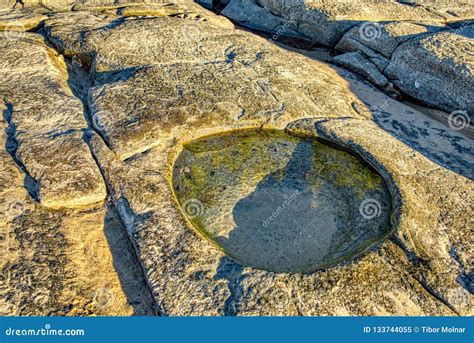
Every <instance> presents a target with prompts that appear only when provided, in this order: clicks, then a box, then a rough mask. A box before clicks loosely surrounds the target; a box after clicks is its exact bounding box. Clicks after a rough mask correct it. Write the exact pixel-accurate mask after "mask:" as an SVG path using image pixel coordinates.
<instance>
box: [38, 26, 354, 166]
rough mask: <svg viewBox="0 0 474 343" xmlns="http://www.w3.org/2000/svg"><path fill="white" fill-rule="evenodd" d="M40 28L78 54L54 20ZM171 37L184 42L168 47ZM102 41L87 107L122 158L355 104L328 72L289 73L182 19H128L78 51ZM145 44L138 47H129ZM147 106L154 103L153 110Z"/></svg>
mask: <svg viewBox="0 0 474 343" xmlns="http://www.w3.org/2000/svg"><path fill="white" fill-rule="evenodd" d="M45 25H46V32H51V35H52V42H53V43H55V44H56V41H57V40H60V41H61V42H62V43H61V44H60V45H59V47H60V48H61V47H63V46H74V45H75V44H77V43H76V41H75V40H74V39H75V37H77V35H76V34H72V35H71V34H69V32H70V29H69V28H68V26H69V25H70V24H69V21H65V22H63V23H61V22H60V18H59V17H54V18H53V19H52V23H51V24H50V22H49V21H47V22H46V23H45ZM50 25H51V27H52V29H49V27H50ZM87 25H88V24H87ZM56 27H57V28H58V30H55V28H56ZM86 27H88V26H86ZM74 30H77V31H79V28H77V26H75V28H74ZM173 32H183V33H186V34H185V35H183V36H180V37H178V38H177V39H175V40H173V41H170V40H169V37H170V36H174V35H173ZM104 35H105V36H106V37H107V38H106V39H105V41H104V42H106V43H105V44H101V45H100V49H98V51H96V52H94V55H95V59H94V63H93V71H92V72H93V74H94V82H95V84H96V86H95V87H94V88H93V89H92V90H91V92H90V96H89V107H90V108H91V111H92V116H93V119H94V120H93V122H94V125H95V127H96V128H97V129H98V130H99V131H101V133H102V134H103V135H104V137H105V138H106V139H107V142H108V143H109V144H110V146H112V147H113V149H114V151H115V152H116V153H117V154H118V155H119V156H120V157H121V158H127V157H130V156H132V155H134V154H136V153H139V152H143V151H145V150H147V149H149V148H150V147H152V146H154V145H156V144H161V141H162V139H163V137H164V136H168V135H169V134H170V133H171V129H172V127H173V126H174V125H175V124H176V123H183V124H184V123H185V122H187V124H186V125H188V126H190V127H191V126H192V125H193V123H194V122H195V121H203V120H205V121H207V122H213V123H214V125H215V126H216V128H217V127H219V126H221V127H223V126H224V125H226V123H227V124H228V125H233V126H235V127H246V126H249V125H252V126H255V125H261V124H263V123H265V122H270V124H271V122H272V120H273V119H272V118H277V117H282V118H284V120H285V121H289V120H291V119H292V118H295V117H299V116H302V115H304V116H312V115H314V114H315V113H317V114H318V115H327V116H345V115H348V114H351V113H352V114H353V115H357V113H356V112H355V111H354V109H353V107H352V103H353V102H357V100H356V99H355V98H353V97H352V96H351V95H350V94H349V93H348V92H346V91H344V90H343V86H342V84H343V82H344V81H343V80H342V79H340V78H339V77H338V76H337V74H336V73H335V72H334V71H333V70H332V69H331V68H329V67H327V66H325V65H323V64H321V63H317V62H311V61H307V60H305V59H303V58H301V57H299V56H298V55H296V54H292V55H291V56H292V65H291V66H290V65H288V63H284V61H285V56H286V55H287V53H285V52H284V50H282V49H279V48H276V47H274V46H273V45H272V44H270V43H268V42H267V41H266V40H264V39H262V38H258V37H254V36H252V35H249V34H247V33H243V32H239V31H234V30H230V29H223V28H222V27H217V26H214V25H213V24H210V23H209V24H207V23H201V22H196V21H192V20H188V19H182V18H154V19H146V20H143V19H128V20H125V21H123V22H121V23H120V25H118V26H115V27H112V28H110V29H107V30H106V32H104V33H103V32H100V30H91V31H90V32H89V33H87V34H85V35H83V36H86V38H85V39H84V42H85V43H84V45H81V46H79V47H78V48H77V50H76V51H85V50H81V49H83V48H82V47H85V48H84V49H89V47H94V45H95V43H89V42H97V41H99V40H100V39H103V37H104ZM58 37H59V38H58ZM143 41H146V42H147V44H146V45H145V46H143V47H138V46H135V43H133V42H143ZM130 42H132V43H131V44H129V43H130ZM176 56H179V57H178V58H176ZM144 67H146V68H144ZM336 80H339V81H336ZM204 85H205V86H204ZM236 85H237V86H236ZM137 90H143V92H141V91H140V92H137ZM145 90H154V91H153V92H155V91H157V92H158V91H159V93H155V94H154V93H153V92H150V91H145ZM217 94H219V97H220V98H219V101H213V100H212V97H213V96H217ZM326 97H330V98H331V99H333V101H332V102H331V103H327V102H325V101H324V99H325V98H326ZM153 99H159V101H158V102H155V105H154V106H150V105H149V104H150V102H151V101H154V100H153ZM257 99H258V101H257ZM183 109H186V110H183ZM132 113H133V114H132ZM190 118H193V119H190ZM183 130H185V129H184V128H183Z"/></svg>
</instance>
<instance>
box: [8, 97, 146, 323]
mask: <svg viewBox="0 0 474 343" xmlns="http://www.w3.org/2000/svg"><path fill="white" fill-rule="evenodd" d="M1 106H3V104H2V105H1ZM1 106H0V108H1ZM0 125H1V134H0V145H1V146H2V147H4V146H6V145H7V144H8V143H7V142H8V140H9V138H8V137H7V135H6V134H5V131H6V129H7V127H8V126H7V123H6V122H4V121H3V120H2V121H1V122H0ZM28 186H29V181H28V176H27V175H25V174H24V172H23V171H22V170H21V169H20V168H19V167H18V166H17V165H16V163H15V161H14V159H13V158H12V156H11V155H10V154H9V153H8V152H7V151H6V150H5V149H2V150H1V151H0V211H1V213H2V216H1V219H0V269H1V274H0V315H2V316H5V315H9V316H12V315H93V314H95V315H130V314H132V313H136V314H142V315H146V314H151V313H152V312H151V311H150V310H151V309H152V306H151V305H152V303H151V298H150V296H149V293H148V292H147V289H146V286H145V285H144V283H143V279H140V275H139V273H137V272H136V271H139V266H138V263H137V261H136V260H134V258H135V256H134V255H133V252H132V250H131V246H130V243H129V242H128V238H127V237H124V236H123V232H124V228H123V226H121V224H120V223H119V222H117V221H116V220H114V219H113V218H114V214H113V211H112V210H107V211H106V209H105V208H104V207H102V206H101V207H89V208H84V209H82V210H78V211H77V210H76V211H71V210H69V211H65V210H60V211H49V210H47V209H45V208H44V207H43V206H41V205H40V204H37V203H35V202H34V201H33V199H32V198H31V196H30V195H29V194H28V191H29V189H28ZM127 244H128V246H127ZM109 246H110V248H109ZM109 249H110V250H109ZM111 251H112V252H111ZM112 255H113V256H112ZM112 257H113V259H114V262H112ZM126 260H128V261H127V269H126V270H124V268H123V263H124V261H126ZM133 264H135V269H134V268H133V267H134V265H133ZM114 265H115V266H116V267H115V268H116V269H117V270H119V269H118V268H121V271H119V273H118V275H117V274H116V272H115V271H114ZM127 273H128V274H127ZM128 302H132V304H133V308H132V306H131V305H130V304H129V303H128Z"/></svg>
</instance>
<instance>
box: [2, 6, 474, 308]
mask: <svg viewBox="0 0 474 343" xmlns="http://www.w3.org/2000/svg"><path fill="white" fill-rule="evenodd" d="M4 3H8V2H4ZM26 3H27V6H26V8H25V9H22V10H20V9H18V8H17V9H16V10H17V11H18V14H13V15H11V17H8V18H7V17H5V18H6V19H5V21H6V22H11V21H14V20H15V19H14V18H20V17H21V16H23V15H24V16H27V15H28V13H45V12H43V11H46V13H47V14H48V15H47V18H44V17H41V19H40V20H38V21H37V22H38V25H39V23H40V22H41V25H40V26H38V27H37V28H36V29H31V30H34V31H36V32H23V31H19V32H18V30H16V32H13V31H1V32H0V52H1V53H2V56H5V57H4V58H3V59H2V60H1V61H0V74H1V76H2V78H3V79H4V80H5V83H2V84H1V85H0V94H1V96H2V101H0V109H1V110H2V112H3V113H4V121H2V122H1V125H2V128H3V129H4V130H3V131H2V133H3V136H1V137H2V138H1V143H2V144H1V146H2V147H5V148H4V149H2V150H1V151H0V167H1V169H2V173H1V174H0V186H1V189H0V206H1V209H2V211H3V212H4V213H5V216H4V217H2V222H1V223H0V229H1V238H2V239H1V240H0V246H1V248H2V249H3V250H4V251H7V252H8V253H7V254H2V255H1V256H2V260H1V261H0V264H1V267H2V282H1V284H0V285H1V286H0V292H1V294H2V297H0V299H1V300H0V301H1V303H0V312H1V313H2V314H20V315H33V314H60V315H88V314H110V315H126V314H131V313H132V312H134V313H136V314H151V313H153V308H154V307H156V308H157V310H158V312H159V313H160V314H162V315H456V314H458V315H472V314H473V312H472V308H473V296H472V293H473V289H472V281H473V280H472V266H471V259H472V242H470V240H469V239H467V238H468V237H470V235H471V233H472V232H471V231H472V227H473V223H472V218H473V208H472V204H473V203H474V183H473V181H472V180H473V179H474V175H473V174H472V171H473V170H474V159H473V156H474V143H473V141H472V140H471V139H469V138H467V137H465V136H463V135H462V134H461V133H460V132H459V131H456V130H453V129H452V128H450V127H448V126H445V125H443V124H442V123H440V122H437V121H436V120H433V119H432V118H430V117H427V116H425V115H424V114H423V113H422V112H420V111H418V110H416V109H414V108H411V107H409V106H407V105H404V104H402V103H400V102H398V101H396V100H394V99H392V98H390V97H388V96H386V95H384V94H383V93H382V92H380V91H379V90H377V89H376V88H373V87H371V86H370V85H369V84H367V83H365V82H364V81H362V80H360V79H359V78H358V77H356V76H355V75H353V74H351V73H349V72H348V71H346V70H344V69H342V68H339V67H335V66H333V65H330V64H327V63H323V62H320V61H317V60H314V59H311V58H309V57H307V56H304V55H303V54H302V53H299V52H298V51H296V50H295V51H288V50H287V49H285V48H284V47H278V46H277V45H276V44H273V43H274V42H273V41H268V40H267V39H264V38H262V37H257V36H255V35H254V34H252V33H250V32H245V31H243V30H238V29H235V28H234V26H233V25H232V23H231V22H230V21H229V20H227V19H225V18H224V17H222V16H218V15H216V14H213V13H212V12H210V11H207V10H204V9H201V8H200V7H198V6H197V5H196V4H194V3H192V2H191V1H173V2H172V4H171V5H167V4H166V3H163V2H160V3H156V4H149V3H147V4H139V3H133V4H132V3H126V2H121V3H119V4H115V3H111V2H101V3H99V2H95V1H81V3H73V2H72V1H64V2H56V3H55V4H54V6H57V8H61V9H62V10H63V11H61V12H54V11H53V8H52V7H51V8H49V9H48V8H46V7H48V6H53V5H48V6H44V5H45V4H46V2H44V1H43V2H42V3H43V6H38V5H35V4H38V2H34V1H33V2H28V1H26ZM249 3H250V2H249ZM258 3H259V5H261V6H263V7H265V8H267V9H268V10H270V11H272V13H273V14H274V15H276V16H278V17H279V18H283V19H284V20H286V21H283V22H281V21H280V22H278V23H279V24H278V25H279V26H278V25H277V26H274V27H273V29H275V28H278V27H280V28H282V27H283V28H286V27H288V28H290V27H293V26H288V25H289V24H287V23H288V22H289V18H288V13H296V14H297V15H298V16H299V17H298V20H299V21H298V25H297V26H295V27H297V28H298V30H295V32H299V34H302V35H305V36H306V37H310V38H311V37H313V38H314V37H322V38H321V39H324V41H325V43H327V44H330V45H332V46H334V45H336V44H337V43H338V42H339V41H340V40H341V38H342V37H343V36H344V34H348V36H347V37H346V38H347V39H346V41H347V42H350V44H352V45H353V46H357V44H358V43H361V44H362V43H363V42H361V41H359V40H357V39H355V38H354V32H352V33H350V34H349V32H350V31H349V30H350V29H351V28H353V27H355V25H362V24H363V23H364V22H365V21H366V20H368V19H370V18H369V16H375V17H376V20H380V21H400V20H414V21H415V22H416V23H415V24H414V26H411V25H408V26H403V25H405V24H403V25H402V26H403V27H404V28H406V30H405V29H400V31H399V32H401V34H398V33H396V32H395V31H396V27H398V26H397V25H394V27H395V28H394V29H393V30H395V31H390V32H395V33H393V34H387V35H386V36H384V38H383V39H385V41H387V42H393V44H391V43H389V44H385V43H384V44H379V43H373V44H372V43H371V44H362V45H358V46H359V47H360V48H357V49H352V48H347V50H346V51H347V53H350V54H351V53H352V54H359V55H357V56H358V57H359V56H360V57H362V58H363V59H364V60H363V61H364V63H365V61H367V63H374V68H375V69H373V68H372V70H373V71H374V73H375V71H377V72H379V73H381V75H382V74H384V75H385V69H389V68H388V67H387V68H386V65H388V63H390V64H391V63H392V62H393V61H394V60H393V58H394V57H393V56H396V55H397V51H398V50H399V49H402V48H404V47H405V46H406V45H409V44H412V42H414V41H416V40H418V39H421V40H423V39H428V40H429V39H434V38H433V37H435V36H436V35H443V34H448V35H449V33H450V32H451V31H449V30H452V29H446V30H444V31H441V32H437V31H439V27H440V26H443V25H445V24H446V23H447V22H448V21H452V20H453V18H452V17H449V18H448V15H447V14H443V13H444V12H443V13H440V14H438V13H434V12H433V11H431V10H428V9H427V8H425V7H424V6H419V7H410V6H407V5H402V4H399V3H395V2H386V3H383V4H380V5H377V4H375V3H372V5H370V6H369V7H368V9H369V10H370V11H369V14H367V16H364V15H363V13H360V12H357V8H355V7H354V6H353V5H344V4H341V3H338V4H334V5H330V6H328V7H327V8H325V9H324V11H323V10H322V9H321V8H320V7H318V6H320V4H319V5H318V2H311V3H310V6H309V8H310V10H309V12H308V10H307V9H306V8H305V7H304V3H305V2H304V1H295V2H287V1H270V0H267V1H263V0H260V1H259V2H258ZM9 5H11V3H9ZM290 5H291V6H293V7H292V8H293V9H294V11H293V12H288V11H287V9H288V6H290ZM285 6H286V7H285ZM54 8H55V9H56V7H54ZM260 8H262V7H260ZM359 8H360V6H359ZM71 9H74V11H72V12H71V11H70V10H71ZM264 10H265V9H264ZM258 11H261V10H258ZM265 11H267V10H265ZM262 13H263V12H262ZM446 13H447V12H446ZM463 13H464V12H463ZM338 16H341V17H338ZM420 18H421V19H420ZM274 19H275V18H270V19H268V21H269V22H272V21H273V20H274ZM2 20H3V19H2ZM35 20H36V19H35ZM277 20H281V19H278V18H277ZM421 21H423V22H425V23H428V24H429V25H431V26H435V29H434V33H432V32H431V31H430V30H431V26H430V27H426V26H423V27H424V28H426V30H427V31H424V29H423V27H422V26H420V25H422V24H420V22H421ZM261 22H264V20H262V21H261ZM315 22H316V23H328V24H327V25H326V24H324V25H321V26H315V25H314V23H315ZM428 24H427V25H428ZM269 25H270V24H269ZM423 25H424V24H423ZM418 29H419V31H420V32H421V33H422V34H424V35H425V36H422V37H421V38H418V36H416V37H410V39H408V40H405V38H400V37H402V36H405V34H404V33H403V32H405V31H406V32H413V31H415V32H416V33H414V34H416V35H418V34H420V32H418V31H417V30H418ZM6 32H8V33H6ZM387 32H388V31H387ZM409 34H411V33H409ZM320 35H321V36H320ZM351 37H352V38H351ZM349 38H350V39H351V40H350V39H349ZM355 42H358V43H355ZM395 42H396V44H397V47H395ZM440 42H444V40H442V39H441V40H440ZM350 44H346V47H347V46H349V45H350ZM443 44H444V43H443ZM448 45H449V44H448ZM362 46H363V47H362ZM466 46H467V45H466ZM467 49H470V48H469V47H468V46H467ZM371 54H372V55H371ZM389 54H391V56H388V55H389ZM351 56H353V55H351ZM360 57H359V59H360ZM463 58H464V60H462V63H465V64H466V65H468V63H467V62H464V61H465V60H467V59H468V58H469V55H468V56H465V57H463ZM389 61H390V62H389ZM384 65H385V66H384ZM415 66H416V65H415ZM394 69H396V68H394ZM468 69H469V68H468V67H466V68H464V69H463V73H460V71H459V70H460V69H457V68H453V69H452V70H450V72H452V73H455V74H456V75H458V74H459V75H462V77H463V78H468V77H469V74H468V73H467V71H468ZM464 70H466V73H464ZM395 71H396V70H394V72H395ZM362 72H363V70H360V73H362ZM377 75H378V74H377ZM443 75H444V74H443ZM379 76H380V75H379ZM445 77H449V75H446V76H445ZM420 88H421V87H420ZM453 90H455V91H457V92H459V93H461V92H464V91H465V90H464V89H453ZM454 96H457V93H456V94H453V97H454ZM237 129H240V130H242V129H253V130H256V129H258V130H262V129H263V131H265V130H280V131H281V130H285V131H286V134H291V135H299V136H304V137H305V139H306V140H308V141H309V142H312V141H313V140H314V139H316V138H318V139H323V140H324V141H325V142H326V143H327V142H328V141H329V142H332V144H335V145H336V146H337V147H339V148H344V149H347V150H349V151H350V152H351V153H353V154H354V155H355V156H357V157H358V158H360V159H362V160H364V161H365V163H368V164H370V165H371V166H372V168H373V169H374V173H375V175H378V176H377V178H378V180H380V177H381V178H383V180H384V183H385V185H386V187H387V189H388V193H387V194H388V195H389V197H390V204H391V208H390V218H389V220H390V222H389V224H390V227H389V231H390V233H389V236H388V237H386V238H384V239H381V240H380V241H378V242H377V243H376V244H374V245H371V248H370V249H368V250H367V251H365V252H364V253H363V254H361V255H359V256H357V258H354V259H351V258H344V259H343V261H340V263H336V264H335V265H331V266H328V268H325V269H320V268H317V269H318V270H315V271H311V272H308V273H299V272H293V273H281V272H272V271H269V270H268V269H270V268H268V266H258V267H260V268H259V269H257V268H253V267H251V266H247V265H244V264H240V263H238V262H237V261H236V260H234V259H232V258H231V257H229V255H227V254H226V253H225V252H224V251H223V250H225V246H224V244H223V243H222V242H221V244H222V246H220V245H219V242H218V241H217V244H216V241H214V242H213V241H212V240H210V239H208V238H209V237H207V236H206V235H203V234H202V232H199V231H197V230H195V226H193V225H192V224H193V223H192V222H191V221H192V218H190V216H189V213H187V212H186V211H187V210H186V206H185V204H184V202H181V204H180V203H179V201H178V200H179V199H177V197H176V194H175V190H174V189H173V170H174V167H175V165H177V164H176V161H177V159H178V157H179V156H180V155H181V154H182V153H183V151H185V150H186V149H187V147H189V144H190V142H193V141H196V140H198V141H199V139H201V138H204V137H208V136H209V135H214V134H222V133H226V132H228V131H231V130H237ZM281 134H282V133H281ZM290 141H291V140H288V141H285V140H283V142H282V146H285V144H290ZM211 145H212V144H211ZM247 153H248V152H247ZM207 156H212V154H209V155H207ZM236 156H239V155H236ZM235 158H236V159H237V160H238V157H235ZM278 161H279V162H278V163H282V161H281V160H278ZM357 161H359V160H357ZM337 163H341V161H340V159H337V161H335V162H334V163H331V164H330V165H331V166H333V165H334V164H336V166H337ZM354 163H355V162H354ZM357 163H362V162H357ZM188 164H189V163H185V165H183V166H180V167H181V169H182V170H183V172H184V173H185V174H189V175H193V177H194V179H196V178H197V177H198V176H199V175H196V174H193V173H192V170H191V166H189V165H188ZM178 165H179V164H178ZM256 165H258V164H256ZM339 167H341V166H340V165H339ZM186 168H189V169H190V171H188V170H187V169H186ZM266 169H269V168H266ZM318 170H319V172H320V173H323V170H320V169H318ZM271 171H272V170H268V171H267V170H266V171H265V173H262V174H258V175H253V177H254V179H250V180H249V181H246V179H245V178H243V180H240V181H238V182H237V181H236V183H235V186H236V188H238V187H242V188H244V189H245V187H247V189H248V190H252V189H253V188H255V187H252V185H254V184H255V183H258V182H259V181H261V180H262V177H263V176H264V175H266V174H268V173H271ZM340 174H341V173H338V175H340ZM222 175H223V176H225V177H229V175H228V174H226V173H223V174H222ZM318 175H319V174H318ZM251 176H252V175H251ZM283 179H284V178H283ZM104 182H105V183H106V184H107V189H106V188H105V183H104ZM349 182H350V184H349V186H348V187H349V189H350V187H353V186H354V184H353V182H355V180H351V179H350V178H349ZM175 185H176V184H175ZM272 191H273V190H272ZM277 191H278V188H277ZM106 192H107V193H108V195H109V197H110V199H111V201H112V203H113V206H112V204H110V203H104V200H105V198H106V195H107V194H106ZM201 193H203V194H205V193H206V192H205V191H201ZM211 193H212V192H210V193H209V194H211ZM363 195H366V194H365V193H364V194H363ZM356 198H357V197H354V198H353V199H349V200H347V199H346V200H347V202H348V203H347V207H348V208H352V209H356V210H355V211H353V212H354V213H353V215H354V217H355V218H356V220H361V219H360V218H359V217H357V216H358V215H362V213H363V212H364V211H363V210H364V207H363V206H362V203H363V200H365V199H362V198H361V199H358V198H357V199H356ZM363 198H365V196H363ZM233 200H234V201H236V202H238V201H239V200H242V193H239V194H237V195H236V198H235V199H233ZM372 200H374V199H372ZM375 200H377V199H375ZM351 201H352V202H351ZM378 202H379V206H381V204H380V202H381V201H378ZM197 204H198V205H199V203H197ZM206 204H208V203H206V201H201V205H199V206H204V207H203V210H204V211H212V210H215V209H216V208H218V207H214V208H213V207H212V206H209V205H206ZM374 204H375V208H374V209H375V214H377V213H378V214H379V216H380V215H381V213H382V211H381V210H382V209H381V208H380V207H379V208H378V207H377V203H376V202H375V203H374ZM114 208H115V209H116V211H117V213H118V216H120V220H119V219H118V217H117V215H116V213H115V210H114ZM198 209H199V208H198ZM357 209H359V213H357V212H358V211H357ZM361 211H362V212H361ZM186 213H187V215H186ZM383 213H385V214H386V215H387V216H388V213H387V212H383ZM224 218H225V216H224ZM374 218H375V220H381V219H383V217H382V218H379V217H377V216H376V217H373V218H372V219H374ZM190 219H191V220H190ZM122 223H123V225H122ZM370 224H373V223H370ZM368 227H370V225H368ZM125 232H126V233H127V235H128V237H129V239H130V240H131V242H132V245H133V251H132V248H131V245H130V242H128V241H127V240H126V239H125V238H126V237H125V236H124V234H125ZM91 247H92V248H91ZM223 247H224V249H222V248H223ZM256 249H257V247H255V250H256ZM255 253H257V254H258V253H259V251H256V252H255ZM338 253H341V252H340V251H338ZM135 254H136V256H135ZM4 256H5V257H4ZM38 256H39V257H40V258H36V257H38ZM120 256H122V259H121V258H120ZM136 258H138V259H136ZM142 270H143V274H144V280H145V281H146V285H145V281H144V280H143V277H142V275H141V273H142ZM31 281H32V282H31ZM148 291H151V293H152V296H153V299H151V298H150V294H149V293H148ZM111 299H113V301H112V300H111ZM111 303H113V305H112V304H111Z"/></svg>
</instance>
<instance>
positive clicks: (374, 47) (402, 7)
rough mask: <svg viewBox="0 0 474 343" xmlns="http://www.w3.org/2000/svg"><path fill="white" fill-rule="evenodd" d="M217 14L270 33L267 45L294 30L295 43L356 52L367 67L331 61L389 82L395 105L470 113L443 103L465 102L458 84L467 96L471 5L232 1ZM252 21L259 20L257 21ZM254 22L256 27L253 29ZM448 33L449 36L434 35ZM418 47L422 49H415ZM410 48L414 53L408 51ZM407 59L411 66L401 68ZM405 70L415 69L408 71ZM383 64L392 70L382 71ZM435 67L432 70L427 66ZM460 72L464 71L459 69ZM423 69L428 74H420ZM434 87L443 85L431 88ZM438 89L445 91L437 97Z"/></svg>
mask: <svg viewBox="0 0 474 343" xmlns="http://www.w3.org/2000/svg"><path fill="white" fill-rule="evenodd" d="M265 11H267V12H266V13H265ZM222 13H223V14H224V15H226V16H228V17H229V18H231V19H233V20H235V21H237V22H238V23H239V24H241V25H244V26H248V27H252V28H258V29H260V30H264V31H267V32H271V33H273V34H274V37H275V38H276V39H274V40H278V39H279V37H280V36H281V35H285V29H287V28H288V35H294V32H293V31H294V30H296V31H297V33H299V34H300V36H301V37H305V38H307V39H310V40H311V41H313V42H315V43H318V44H323V45H326V46H330V47H335V48H336V49H337V50H339V51H342V52H357V53H361V54H363V55H364V57H366V58H367V60H362V59H361V56H360V55H356V54H351V55H345V56H340V57H338V59H339V62H340V64H341V65H344V67H346V68H348V69H350V70H353V71H355V72H356V73H359V74H361V75H363V76H364V77H366V78H367V79H368V80H369V81H371V82H374V84H376V85H378V86H380V84H381V83H382V84H385V83H386V81H385V78H388V79H389V80H390V79H393V81H394V82H393V84H394V85H395V86H396V87H397V90H395V89H393V87H389V88H388V89H386V91H387V94H391V95H393V96H394V97H396V98H397V97H399V96H400V93H399V91H401V92H402V93H404V94H407V95H409V96H411V97H414V98H417V99H419V100H421V101H423V102H424V103H426V104H427V105H429V106H433V107H436V108H438V109H441V110H445V111H448V112H453V111H467V112H469V113H471V112H472V109H471V108H470V104H469V99H467V100H461V101H459V100H449V99H453V98H465V97H466V94H461V93H462V91H461V93H460V92H457V91H456V89H461V88H463V87H462V86H460V84H466V85H467V86H466V87H464V88H465V90H466V93H472V90H471V89H470V87H469V85H470V84H472V83H473V82H472V80H471V79H469V74H470V72H469V68H470V67H469V66H468V65H469V63H470V62H469V58H470V57H469V56H470V53H469V52H468V53H464V51H466V50H467V51H472V34H471V33H470V31H471V30H470V29H469V28H468V27H466V26H467V25H469V23H471V20H472V18H474V5H473V4H470V3H456V4H454V3H453V2H451V1H445V0H439V1H435V2H434V3H433V2H428V1H378V2H373V1H367V2H364V4H363V5H361V4H360V3H354V2H349V1H347V2H344V1H342V2H333V3H325V2H320V1H313V0H298V1H284V0H255V1H251V0H249V1H247V2H245V3H243V2H242V0H232V1H230V2H229V4H228V5H227V6H226V7H225V9H224V10H223V11H222ZM256 16H260V17H261V16H264V17H265V18H266V19H265V20H257V19H256V18H255V17H256ZM282 20H283V21H282ZM255 23H260V26H259V27H257V26H256V24H255ZM449 29H451V31H450V32H451V33H452V34H451V35H450V34H449V33H439V34H434V33H436V32H437V31H440V30H448V31H449ZM430 34H432V35H430ZM424 36H427V37H433V38H427V37H425V38H423V37H424ZM448 36H449V37H448ZM436 37H438V38H436ZM411 41H413V42H412V43H410V42H411ZM403 43H405V44H403ZM402 44H403V45H404V46H405V48H403V49H402V48H400V51H399V53H398V54H396V55H394V56H393V58H392V54H393V53H394V51H395V49H397V47H400V45H402ZM420 44H421V45H422V46H423V47H421V48H418V47H417V46H418V45H420ZM415 49H417V50H418V52H412V51H413V50H415ZM425 50H426V51H427V52H424V51H425ZM436 51H437V52H436ZM429 54H432V56H428V55H429ZM466 55H467V56H466ZM356 59H357V61H356ZM409 59H412V61H411V62H408V60H409ZM451 59H452V61H450V60H451ZM336 61H337V59H336ZM426 61H428V63H427V62H426ZM409 63H412V64H414V65H418V67H412V66H409V65H408V64H409ZM389 64H391V65H392V67H390V68H388V66H389ZM438 65H439V66H440V67H435V66H438ZM457 65H459V66H458V67H456V66H457ZM463 66H466V68H467V69H466V70H463V68H464V67H463ZM375 68H377V69H378V72H377V70H375ZM427 68H428V70H430V69H436V70H435V71H431V72H425V71H424V70H425V69H427ZM386 69H387V70H386ZM379 72H380V73H381V74H384V76H382V75H380V73H379ZM419 75H420V76H419ZM453 79H454V81H451V80H453ZM439 80H442V81H441V82H445V83H450V84H449V85H444V86H443V87H438V86H437V85H438V84H439V82H440V81H439ZM390 81H391V80H390ZM451 83H452V84H451ZM415 85H416V87H415ZM445 86H446V87H448V88H450V91H448V92H444V89H445Z"/></svg>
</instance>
